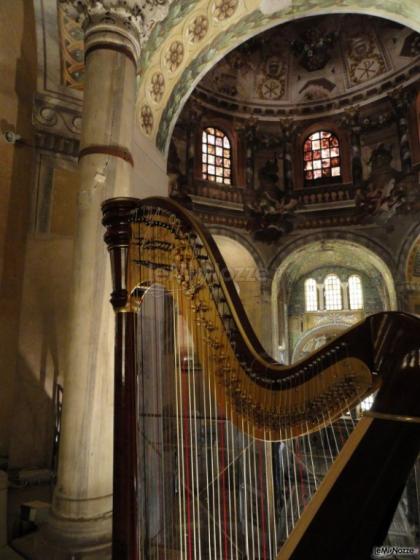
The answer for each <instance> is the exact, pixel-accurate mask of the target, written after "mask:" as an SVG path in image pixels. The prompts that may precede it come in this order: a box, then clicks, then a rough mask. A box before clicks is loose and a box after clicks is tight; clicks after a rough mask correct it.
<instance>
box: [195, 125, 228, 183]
mask: <svg viewBox="0 0 420 560" xmlns="http://www.w3.org/2000/svg"><path fill="white" fill-rule="evenodd" d="M201 146H202V155H201V159H202V161H201V165H202V178H203V179H206V180H207V181H216V183H224V184H225V185H230V184H231V183H232V157H231V147H230V142H229V138H228V137H227V136H226V134H225V133H224V132H222V131H221V130H219V129H218V128H206V129H205V130H203V136H202V142H201Z"/></svg>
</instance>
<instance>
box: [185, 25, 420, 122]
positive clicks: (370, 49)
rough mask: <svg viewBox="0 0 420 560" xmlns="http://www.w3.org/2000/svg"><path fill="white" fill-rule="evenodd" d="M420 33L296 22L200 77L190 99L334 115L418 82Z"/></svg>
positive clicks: (278, 112) (255, 110) (257, 110)
mask: <svg viewBox="0 0 420 560" xmlns="http://www.w3.org/2000/svg"><path fill="white" fill-rule="evenodd" d="M419 69H420V35H419V34H418V33H416V32H414V31H412V30H410V29H408V28H407V27H404V26H401V25H399V24H396V23H395V22H391V21H388V20H384V19H381V18H377V17H367V16H362V15H355V14H342V15H325V16H317V17H310V18H305V19H300V20H295V21H292V22H290V23H287V24H283V25H281V26H277V27H275V28H272V29H270V30H268V31H265V32H264V33H261V34H260V35H258V36H256V37H254V38H252V39H250V40H248V41H247V42H246V43H243V44H242V45H240V46H239V47H237V48H236V49H234V50H233V51H231V52H230V53H229V54H228V55H227V56H226V57H224V58H223V59H222V60H220V61H219V62H218V63H217V64H216V65H215V66H214V67H213V68H212V70H211V71H210V72H209V73H208V74H207V75H206V76H205V77H204V78H203V79H202V81H201V82H200V84H199V85H198V87H197V89H196V95H197V96H198V97H199V98H201V99H202V100H204V101H206V103H208V104H210V105H213V106H214V107H215V108H217V109H219V110H223V109H225V110H227V111H229V112H231V111H236V112H237V113H245V114H249V113H251V114H255V115H256V116H259V117H260V118H261V117H266V118H268V119H269V118H270V117H274V118H275V117H278V116H300V115H301V116H302V117H307V116H308V115H311V114H322V113H325V112H331V111H340V110H342V109H343V108H345V107H346V106H350V105H355V104H359V105H363V104H365V103H369V102H371V101H373V100H376V99H378V98H380V97H383V96H385V95H386V94H387V93H388V92H390V91H392V90H393V89H395V88H396V87H397V86H398V85H399V84H401V83H402V82H404V84H405V85H407V83H409V82H410V81H414V80H415V79H417V77H418V75H419Z"/></svg>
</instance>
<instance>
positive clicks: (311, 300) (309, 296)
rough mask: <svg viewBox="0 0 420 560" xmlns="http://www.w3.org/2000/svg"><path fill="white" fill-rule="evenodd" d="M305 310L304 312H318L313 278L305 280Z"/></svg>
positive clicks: (316, 293) (316, 292)
mask: <svg viewBox="0 0 420 560" xmlns="http://www.w3.org/2000/svg"><path fill="white" fill-rule="evenodd" d="M305 309H306V311H318V290H317V288H316V281H315V280H314V279H313V278H308V279H307V280H305Z"/></svg>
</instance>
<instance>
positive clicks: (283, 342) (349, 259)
mask: <svg viewBox="0 0 420 560" xmlns="http://www.w3.org/2000/svg"><path fill="white" fill-rule="evenodd" d="M276 262H278V263H279V264H278V265H277V266H276V267H275V273H274V276H273V282H272V289H271V307H272V348H273V355H274V357H276V358H277V359H279V360H281V361H288V360H289V359H290V358H291V354H292V352H291V350H293V348H290V344H289V342H290V336H289V334H290V333H289V321H288V309H287V305H288V302H289V299H290V297H291V287H293V286H294V285H295V284H296V283H297V282H300V281H302V279H304V278H306V277H309V275H310V274H311V273H312V272H314V271H320V270H322V269H325V272H327V271H328V270H329V269H330V270H331V269H343V270H347V271H348V274H349V275H350V274H351V273H360V274H363V275H364V276H365V277H367V278H372V281H374V283H375V287H376V289H377V290H378V295H379V300H380V301H379V304H377V305H376V306H375V309H374V312H377V311H386V310H396V309H397V308H398V304H397V295H396V291H395V283H394V277H393V274H392V272H391V269H390V267H389V266H388V264H387V263H386V262H385V261H384V260H383V259H382V258H381V257H380V256H379V255H378V254H377V253H375V252H374V251H373V250H372V249H370V248H367V247H365V246H363V245H361V244H360V243H356V242H355V241H350V240H347V239H332V238H329V239H320V240H316V241H308V242H307V243H304V244H302V245H300V246H299V247H297V248H296V247H295V248H293V249H291V250H290V252H289V253H287V254H286V255H280V256H278V257H277V258H276V259H275V260H274V263H276ZM362 317H363V315H362V314H358V313H355V312H349V313H348V317H347V318H345V319H344V320H343V318H342V317H341V316H340V313H335V312H334V313H332V314H331V317H330V318H329V319H328V317H319V318H318V320H319V321H320V322H321V323H322V326H325V327H328V328H333V327H334V325H335V324H338V323H341V322H343V323H345V324H346V325H347V327H350V326H351V324H352V323H354V322H356V321H357V320H360V319H361V318H362ZM319 326H321V324H320V325H319ZM306 327H307V325H306V326H305V328H304V327H302V336H305V337H306V334H307V333H308V332H309V331H308V330H307V328H306ZM314 327H315V325H314ZM301 340H302V338H301V339H299V340H298V342H297V343H296V344H295V345H294V346H295V347H296V346H297V344H299V345H301Z"/></svg>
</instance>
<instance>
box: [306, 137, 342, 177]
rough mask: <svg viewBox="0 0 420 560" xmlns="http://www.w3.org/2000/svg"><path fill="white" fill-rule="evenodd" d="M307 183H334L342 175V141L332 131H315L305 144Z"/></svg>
mask: <svg viewBox="0 0 420 560" xmlns="http://www.w3.org/2000/svg"><path fill="white" fill-rule="evenodd" d="M303 166H304V173H305V185H307V186H314V185H316V184H318V183H319V184H323V183H333V182H334V181H337V180H338V179H339V178H340V177H341V159H340V143H339V141H338V138H337V136H336V135H335V134H333V133H332V132H328V131H326V130H319V131H318V132H314V133H313V134H311V135H310V136H308V138H307V139H306V140H305V142H304V144H303Z"/></svg>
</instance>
